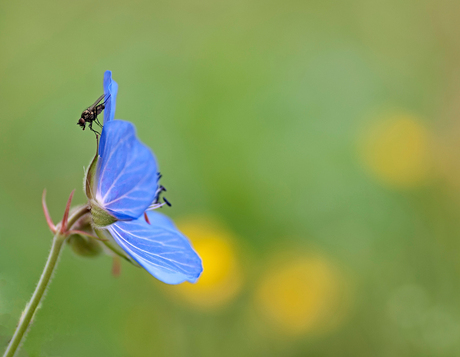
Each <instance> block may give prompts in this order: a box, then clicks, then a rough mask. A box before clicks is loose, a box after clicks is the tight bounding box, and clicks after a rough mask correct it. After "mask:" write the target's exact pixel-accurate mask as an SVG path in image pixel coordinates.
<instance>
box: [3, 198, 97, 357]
mask: <svg viewBox="0 0 460 357" xmlns="http://www.w3.org/2000/svg"><path fill="white" fill-rule="evenodd" d="M88 211H89V210H88V207H82V208H81V209H79V210H78V211H77V212H75V213H74V214H73V215H72V216H71V217H70V218H69V221H68V227H72V225H73V224H74V223H75V222H76V221H77V220H78V219H79V218H80V217H81V216H83V215H84V214H86V213H88ZM66 238H67V236H66V234H62V233H61V232H60V230H58V231H57V233H56V235H55V236H54V238H53V243H52V245H51V251H50V254H49V256H48V260H47V262H46V265H45V269H44V270H43V273H42V276H41V277H40V280H39V282H38V284H37V287H36V288H35V291H34V293H33V295H32V298H31V299H30V301H29V302H28V303H27V305H26V308H25V310H24V312H23V314H22V316H21V318H20V320H19V323H18V325H17V327H16V331H15V332H14V335H13V338H12V339H11V341H10V343H9V345H8V347H7V349H6V351H5V354H4V355H3V357H13V356H14V354H15V353H16V350H17V349H18V347H19V345H20V344H21V341H22V340H23V338H24V335H25V333H26V331H27V328H28V327H29V325H30V321H31V320H32V318H33V317H34V314H35V312H36V310H37V307H38V305H39V304H40V301H41V300H42V298H43V294H44V293H45V291H46V288H47V287H48V284H49V282H50V280H51V277H52V276H53V272H54V269H55V268H56V264H57V262H58V260H59V256H60V254H61V250H62V246H63V244H64V242H65V240H66Z"/></svg>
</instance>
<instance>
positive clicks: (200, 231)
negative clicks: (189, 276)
mask: <svg viewBox="0 0 460 357" xmlns="http://www.w3.org/2000/svg"><path fill="white" fill-rule="evenodd" d="M178 228H179V229H180V230H181V231H182V232H183V233H184V234H185V235H186V236H187V237H188V238H189V239H190V240H191V242H192V244H193V247H194V248H195V250H196V251H197V252H198V254H199V256H200V257H201V259H202V261H203V273H202V274H201V277H200V278H199V279H198V282H197V283H195V284H191V283H187V282H186V283H183V284H180V285H178V286H175V287H172V288H171V287H169V289H168V290H169V291H172V292H173V293H175V294H177V295H178V296H179V297H180V298H181V299H182V300H183V301H185V302H187V303H189V304H191V305H192V306H194V307H197V308H200V309H204V310H208V309H215V308H218V307H221V306H223V305H225V304H227V303H228V302H230V301H231V300H232V299H233V298H234V297H235V296H236V295H237V294H238V292H239V291H240V290H241V286H242V276H241V268H240V263H239V259H238V257H237V255H238V253H237V249H236V241H235V238H234V237H233V235H232V234H231V233H230V232H229V231H228V230H227V229H225V228H224V227H223V226H222V225H221V224H220V223H218V222H216V221H215V220H214V219H212V218H209V217H204V216H199V217H191V218H187V219H183V220H182V221H181V220H179V221H178Z"/></svg>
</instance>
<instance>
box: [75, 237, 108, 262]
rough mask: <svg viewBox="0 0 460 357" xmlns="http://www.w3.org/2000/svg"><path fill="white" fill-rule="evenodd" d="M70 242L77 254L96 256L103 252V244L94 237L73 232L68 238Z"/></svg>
mask: <svg viewBox="0 0 460 357" xmlns="http://www.w3.org/2000/svg"><path fill="white" fill-rule="evenodd" d="M68 243H69V245H70V248H71V249H72V251H73V252H74V253H75V254H77V255H81V256H83V257H96V256H98V255H99V254H100V253H102V246H101V244H100V243H99V241H97V240H96V239H94V238H90V237H84V236H82V235H79V234H72V235H71V236H70V237H69V239H68Z"/></svg>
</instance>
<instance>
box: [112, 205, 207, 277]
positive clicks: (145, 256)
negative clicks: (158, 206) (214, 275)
mask: <svg viewBox="0 0 460 357" xmlns="http://www.w3.org/2000/svg"><path fill="white" fill-rule="evenodd" d="M147 214H148V217H149V220H150V223H151V224H148V223H147V222H146V221H145V219H144V217H141V218H139V219H137V220H135V221H124V222H123V221H118V222H116V223H114V224H112V225H110V226H108V227H107V229H108V230H109V232H110V233H111V234H112V237H113V238H114V239H115V241H116V242H117V243H118V245H119V246H120V247H121V248H123V249H124V250H125V251H126V253H128V254H129V255H130V256H131V257H132V258H133V259H134V260H135V261H137V262H138V263H139V264H140V265H141V266H143V267H144V268H145V269H146V270H147V271H148V272H149V273H150V274H152V275H153V276H154V277H155V278H157V279H159V280H161V281H162V282H164V283H167V284H179V283H182V282H184V281H186V280H187V281H190V282H192V283H194V282H195V281H196V280H197V279H198V277H199V276H200V274H201V272H202V271H203V268H202V265H201V259H200V257H199V256H198V254H196V252H195V251H194V250H193V248H192V246H191V245H190V242H189V241H188V239H187V238H186V237H185V236H184V235H183V234H182V233H180V232H179V231H178V230H177V228H176V227H175V226H174V224H173V223H172V221H171V220H170V219H169V218H167V217H166V216H163V215H162V214H160V213H157V212H151V211H150V212H148V213H147Z"/></svg>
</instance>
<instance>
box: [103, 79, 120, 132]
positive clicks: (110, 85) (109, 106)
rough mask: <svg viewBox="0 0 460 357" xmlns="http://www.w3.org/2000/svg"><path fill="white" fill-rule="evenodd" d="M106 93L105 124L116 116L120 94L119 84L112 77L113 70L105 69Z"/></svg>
mask: <svg viewBox="0 0 460 357" xmlns="http://www.w3.org/2000/svg"><path fill="white" fill-rule="evenodd" d="M104 94H105V109H104V124H107V123H108V122H109V121H112V120H113V119H114V118H115V107H116V102H117V94H118V84H117V82H115V81H114V80H113V79H112V71H105V73H104Z"/></svg>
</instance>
